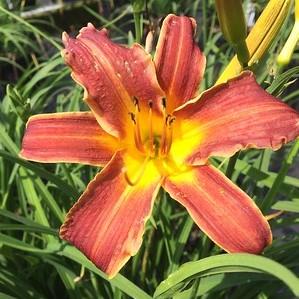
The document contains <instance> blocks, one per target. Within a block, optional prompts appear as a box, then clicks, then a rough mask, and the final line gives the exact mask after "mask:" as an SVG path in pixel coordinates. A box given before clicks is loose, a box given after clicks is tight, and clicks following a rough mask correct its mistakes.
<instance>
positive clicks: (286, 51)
mask: <svg viewBox="0 0 299 299" xmlns="http://www.w3.org/2000/svg"><path fill="white" fill-rule="evenodd" d="M298 40H299V0H296V1H295V24H294V26H293V29H292V31H291V33H290V35H289V37H288V39H287V41H286V43H285V45H284V46H283V48H282V50H281V52H280V54H279V55H278V57H277V63H278V64H279V65H281V66H283V65H287V64H288V63H289V62H290V61H291V59H292V55H293V52H294V50H295V47H296V45H297V43H298Z"/></svg>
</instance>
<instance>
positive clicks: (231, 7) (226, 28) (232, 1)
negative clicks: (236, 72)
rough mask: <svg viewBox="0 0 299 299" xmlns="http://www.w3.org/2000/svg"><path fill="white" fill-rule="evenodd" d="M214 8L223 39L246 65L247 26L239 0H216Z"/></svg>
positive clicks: (247, 58) (247, 57)
mask: <svg viewBox="0 0 299 299" xmlns="http://www.w3.org/2000/svg"><path fill="white" fill-rule="evenodd" d="M215 3H216V10H217V15H218V19H219V23H220V27H221V30H222V32H223V35H224V37H225V39H226V40H227V41H228V42H229V43H230V44H231V45H232V46H233V47H234V49H235V51H236V53H237V57H238V60H239V61H240V63H241V64H242V65H247V63H248V60H249V52H248V49H247V45H246V42H245V39H246V36H247V26H246V21H245V16H244V12H243V8H242V1H241V0H216V1H215Z"/></svg>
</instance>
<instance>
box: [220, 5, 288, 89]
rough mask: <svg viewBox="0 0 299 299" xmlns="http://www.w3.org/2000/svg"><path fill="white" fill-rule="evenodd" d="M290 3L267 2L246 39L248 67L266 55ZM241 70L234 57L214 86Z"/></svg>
mask: <svg viewBox="0 0 299 299" xmlns="http://www.w3.org/2000/svg"><path fill="white" fill-rule="evenodd" d="M291 3H292V0H270V1H269V3H268V5H267V6H266V7H265V9H264V10H263V12H262V14H261V15H260V17H259V18H258V20H257V21H256V24H255V25H254V26H253V28H252V30H251V32H250V33H249V35H248V37H247V39H246V43H247V46H248V50H249V56H250V60H249V62H248V65H249V66H251V65H253V64H255V63H256V62H258V61H259V60H260V59H261V58H262V57H263V55H264V54H265V53H266V51H267V50H268V48H269V47H270V45H271V44H272V42H273V40H274V38H275V36H276V35H277V33H278V31H279V29H280V28H281V26H282V24H283V22H284V20H285V18H286V16H287V14H288V11H289V8H290V5H291ZM242 69H243V68H242V66H241V64H240V63H239V62H238V59H237V57H234V58H233V59H232V60H231V62H230V63H229V64H228V66H227V67H226V68H225V70H224V71H223V73H222V74H221V76H220V77H219V79H218V80H217V82H216V84H219V83H223V82H226V81H227V80H228V79H230V78H232V77H234V76H237V75H238V74H239V73H240V72H241V71H242Z"/></svg>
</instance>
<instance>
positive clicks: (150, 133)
mask: <svg viewBox="0 0 299 299" xmlns="http://www.w3.org/2000/svg"><path fill="white" fill-rule="evenodd" d="M152 107H153V102H152V101H149V117H148V118H149V147H150V156H153V154H154V151H155V148H154V134H153V111H152Z"/></svg>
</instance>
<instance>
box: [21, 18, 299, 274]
mask: <svg viewBox="0 0 299 299" xmlns="http://www.w3.org/2000/svg"><path fill="white" fill-rule="evenodd" d="M195 27H196V23H195V20H194V19H192V18H188V17H177V16H175V15H169V16H167V17H166V19H165V20H164V22H163V26H162V28H161V33H160V38H159V41H158V44H157V48H156V54H155V57H154V60H152V59H151V56H150V55H149V54H147V53H146V52H145V51H144V49H143V48H142V47H141V46H140V45H138V44H134V45H133V46H132V47H131V48H127V47H124V46H121V45H118V44H115V43H114V42H112V41H111V40H110V39H109V37H108V35H107V31H106V29H102V30H100V31H98V30H96V29H95V28H94V27H93V26H92V25H91V24H89V25H88V26H87V27H85V28H83V29H81V31H80V34H79V35H78V36H77V38H76V39H72V38H69V37H68V36H67V34H64V35H63V42H64V44H65V50H64V51H63V56H64V58H65V61H66V63H67V64H68V65H69V66H70V67H71V68H72V77H73V78H74V80H75V81H76V82H78V83H79V84H80V85H81V86H83V87H84V89H85V94H84V100H85V102H86V103H87V105H89V107H90V109H91V112H68V113H54V114H42V115H36V116H33V117H31V118H30V119H29V121H28V124H27V129H26V133H25V136H24V140H23V145H22V151H21V156H22V157H24V158H26V159H29V160H33V161H39V162H75V163H84V164H91V165H96V166H104V168H103V169H102V171H101V172H100V173H98V174H97V175H96V177H95V178H94V180H93V181H92V182H90V183H89V185H88V187H87V189H86V190H85V192H84V193H83V194H82V196H81V197H80V199H79V200H78V202H77V203H76V204H75V205H74V206H73V207H72V209H71V210H70V211H69V213H68V214H67V216H66V221H65V222H64V224H63V225H62V227H61V229H60V236H61V238H63V239H65V240H67V241H69V242H70V243H72V244H74V245H75V246H76V247H77V248H79V249H80V250H81V251H82V252H83V253H84V254H85V255H86V256H87V257H88V258H89V259H90V260H91V261H92V262H93V263H94V264H95V265H96V266H97V267H99V268H100V269H101V270H102V271H104V272H106V273H107V274H108V276H109V277H113V276H114V275H115V274H116V273H117V272H118V271H119V270H120V269H121V268H122V266H123V265H124V264H125V263H126V262H127V261H128V259H129V258H130V256H132V255H134V254H136V252H137V251H138V249H139V247H140V246H141V242H142V235H143V232H144V226H145V222H146V221H147V220H148V218H149V217H150V214H151V211H152V208H153V203H154V199H155V197H156V195H157V193H158V190H159V189H160V188H161V187H162V188H164V189H165V191H166V192H168V193H169V194H170V196H171V197H172V198H173V199H175V200H177V201H178V202H180V203H181V204H182V205H183V206H185V207H186V209H187V210H188V212H189V213H190V215H191V217H192V218H193V219H194V221H195V223H196V224H197V225H198V226H199V227H200V228H201V229H202V230H203V231H204V232H205V233H206V234H207V235H208V236H209V237H210V238H211V239H212V240H213V241H214V242H215V243H216V244H218V245H219V246H220V247H222V248H223V249H224V250H226V251H227V252H249V253H260V252H262V251H263V249H264V248H265V246H267V245H268V244H270V243H271V239H272V235H271V230H270V227H269V224H268V222H267V221H266V219H265V217H264V216H263V215H262V213H261V212H260V210H259V209H258V208H257V206H256V205H255V203H254V202H253V200H252V199H251V198H250V197H249V196H247V195H246V194H245V193H244V192H243V191H242V190H241V189H239V188H238V187H237V186H236V185H234V184H233V183H232V182H231V181H230V180H229V179H228V178H227V177H226V176H225V175H224V174H223V173H222V172H221V171H219V170H218V169H216V168H215V167H214V166H212V165H210V164H209V163H208V159H209V157H211V156H222V157H230V156H232V155H233V154H234V153H236V152H237V151H239V150H242V149H247V148H273V149H278V148H280V147H281V145H282V144H284V143H286V142H288V141H291V140H293V139H295V138H296V137H297V136H298V135H299V116H298V113H297V112H296V111H295V110H293V109H291V108H290V107H288V106H287V105H285V104H284V103H282V102H281V101H280V100H278V99H276V98H274V97H273V96H271V95H269V94H268V93H266V92H265V91H264V90H263V89H262V88H261V87H260V86H259V85H258V84H257V83H256V81H255V79H254V76H253V75H252V73H250V72H244V73H242V74H241V75H240V76H238V77H236V78H234V79H232V80H230V81H228V82H227V83H224V84H220V85H218V86H216V87H214V88H211V89H209V90H207V91H206V92H204V93H203V94H202V95H199V94H198V85H199V83H200V81H201V79H202V76H203V72H204V69H205V57H204V55H203V54H202V52H201V51H200V49H199V48H198V46H197V45H196V43H195V41H194V40H193V36H194V32H195ZM191 99H192V100H191Z"/></svg>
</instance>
